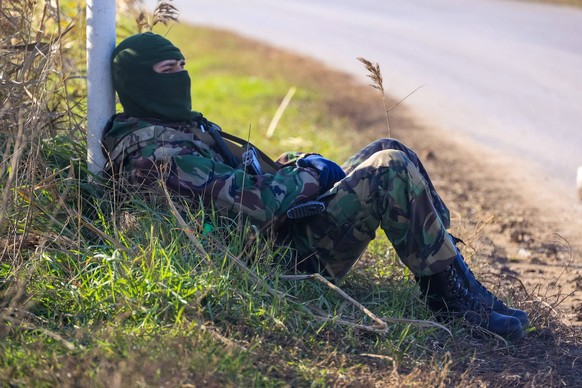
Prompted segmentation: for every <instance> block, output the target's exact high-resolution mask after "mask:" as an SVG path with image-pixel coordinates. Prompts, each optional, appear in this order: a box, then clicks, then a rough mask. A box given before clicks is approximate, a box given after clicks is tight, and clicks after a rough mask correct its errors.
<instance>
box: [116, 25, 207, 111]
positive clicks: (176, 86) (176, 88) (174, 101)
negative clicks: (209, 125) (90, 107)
mask: <svg viewBox="0 0 582 388" xmlns="http://www.w3.org/2000/svg"><path fill="white" fill-rule="evenodd" d="M167 59H176V60H183V59H184V56H183V55H182V53H181V52H180V50H179V49H178V48H177V47H176V46H174V45H173V44H172V43H171V42H170V41H169V40H167V39H166V38H164V37H163V36H161V35H157V34H154V33H151V32H146V33H143V34H137V35H133V36H131V37H129V38H127V39H125V40H124V41H122V42H121V43H120V44H119V45H118V46H117V47H116V48H115V50H114V51H113V56H112V58H111V70H112V75H113V87H114V88H115V90H116V91H117V94H118V95H119V100H120V102H121V105H123V110H124V112H125V113H126V114H127V115H129V116H133V117H150V118H157V119H162V120H170V121H186V120H190V119H191V118H192V117H193V116H195V115H196V113H195V112H191V110H192V101H191V97H190V84H191V82H190V76H189V75H188V72H187V71H180V72H177V73H157V72H155V71H154V69H153V66H154V64H156V63H158V62H161V61H165V60H167Z"/></svg>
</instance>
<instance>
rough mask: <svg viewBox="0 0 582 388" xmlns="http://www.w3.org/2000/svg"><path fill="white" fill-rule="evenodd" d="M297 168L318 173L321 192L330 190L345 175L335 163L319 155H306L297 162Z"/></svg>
mask: <svg viewBox="0 0 582 388" xmlns="http://www.w3.org/2000/svg"><path fill="white" fill-rule="evenodd" d="M297 166H299V167H304V168H305V167H311V168H314V169H316V170H318V171H319V185H320V186H321V191H322V192H323V191H327V190H329V189H331V188H332V187H333V185H334V183H335V182H337V181H340V180H342V179H344V178H345V176H346V173H345V172H344V170H342V168H341V167H340V166H338V165H337V164H336V163H335V162H333V161H331V160H329V159H326V158H324V157H323V156H320V155H308V156H306V157H304V158H301V159H299V160H297Z"/></svg>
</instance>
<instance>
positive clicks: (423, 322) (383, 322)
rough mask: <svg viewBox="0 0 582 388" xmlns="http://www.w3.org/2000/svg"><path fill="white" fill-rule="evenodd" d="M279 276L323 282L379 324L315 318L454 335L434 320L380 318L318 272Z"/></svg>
mask: <svg viewBox="0 0 582 388" xmlns="http://www.w3.org/2000/svg"><path fill="white" fill-rule="evenodd" d="M279 278H280V279H283V280H296V281H298V280H308V279H315V280H318V281H320V282H321V283H323V284H325V285H326V286H328V287H329V288H330V289H332V290H333V291H335V292H337V293H338V294H339V295H341V296H342V297H343V298H344V299H345V300H347V301H348V302H350V303H351V304H353V305H354V306H356V307H357V308H358V309H359V310H360V311H362V312H363V313H364V314H366V315H367V316H368V317H370V318H371V319H372V320H374V322H376V323H377V325H372V326H370V325H361V324H358V323H354V322H351V321H348V320H345V319H341V318H340V319H335V318H334V317H332V316H330V315H328V316H324V315H319V314H315V313H313V312H312V314H313V315H314V317H315V318H318V319H325V320H333V321H334V322H336V323H338V324H341V325H346V326H350V327H354V328H358V329H362V330H366V331H372V332H376V333H386V332H387V331H388V325H387V322H390V323H398V324H410V325H413V326H417V327H436V328H439V329H442V330H444V331H446V332H447V333H449V335H450V336H451V337H452V336H453V334H452V333H451V331H450V330H449V329H447V328H446V327H445V326H443V325H441V324H438V323H436V322H433V321H427V320H418V319H407V318H392V317H383V318H379V317H378V316H377V315H376V314H374V313H373V312H371V311H370V310H369V309H367V308H366V307H365V306H364V305H362V304H361V303H359V302H358V301H356V300H355V299H354V298H352V297H351V296H349V295H348V294H347V293H346V292H345V291H343V290H342V289H341V288H339V287H338V286H336V285H335V284H333V283H332V282H330V281H329V280H327V279H326V278H324V277H323V276H322V275H320V274H318V273H314V274H308V275H282V276H280V277H279Z"/></svg>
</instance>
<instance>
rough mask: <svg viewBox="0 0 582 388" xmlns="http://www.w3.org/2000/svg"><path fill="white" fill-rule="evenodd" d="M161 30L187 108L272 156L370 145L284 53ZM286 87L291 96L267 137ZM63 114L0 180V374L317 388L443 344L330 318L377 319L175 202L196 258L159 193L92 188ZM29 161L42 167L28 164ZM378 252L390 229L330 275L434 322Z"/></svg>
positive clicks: (431, 332) (370, 299) (246, 232)
mask: <svg viewBox="0 0 582 388" xmlns="http://www.w3.org/2000/svg"><path fill="white" fill-rule="evenodd" d="M169 38H170V39H172V40H174V41H175V42H176V44H177V45H179V46H180V47H181V48H182V50H183V52H184V54H185V55H186V57H187V59H188V64H187V68H188V70H189V71H190V73H191V77H192V79H193V101H194V104H193V105H194V109H197V110H200V111H202V112H204V114H205V115H206V116H207V117H208V118H209V119H210V120H213V121H216V122H217V123H218V124H220V125H221V126H223V128H224V129H225V130H227V131H230V132H232V133H235V134H237V135H239V136H242V137H247V136H249V131H250V138H251V140H252V141H253V142H255V143H256V144H257V145H259V146H260V147H261V148H263V149H268V150H270V151H271V154H272V156H275V157H276V156H277V154H278V153H280V152H283V151H285V150H290V149H292V150H310V151H317V152H320V153H322V154H324V155H326V156H328V157H331V158H334V159H337V160H342V159H345V158H347V157H348V156H349V155H350V154H351V152H353V151H354V150H355V149H356V147H357V146H359V145H361V144H362V143H364V142H367V139H366V138H365V136H361V139H359V140H357V141H353V139H352V138H353V135H352V134H350V133H349V131H346V129H349V128H350V127H352V126H353V125H354V124H353V123H352V122H351V121H350V120H349V118H347V117H345V116H342V115H331V114H330V112H329V100H330V98H331V97H332V96H331V95H330V94H326V92H322V91H321V90H320V89H319V88H317V87H314V86H313V85H312V84H311V83H310V81H309V79H308V78H306V79H305V80H304V81H301V80H298V78H293V77H289V76H287V74H286V73H285V71H282V69H283V67H284V66H286V65H285V62H284V60H283V59H282V58H270V59H267V58H268V57H267V56H264V55H262V56H261V55H257V54H256V52H253V51H252V50H250V48H247V49H246V50H244V49H242V50H241V48H240V41H239V40H237V39H235V38H234V37H233V36H231V35H228V34H217V33H216V32H212V31H208V30H204V29H198V28H191V27H189V26H186V25H177V26H175V27H174V28H173V29H172V32H171V33H170V35H169ZM201 53H203V55H201ZM39 71H40V70H39ZM292 86H293V87H296V88H297V92H296V94H295V96H294V99H293V101H292V104H291V105H290V106H289V108H288V109H287V110H286V111H285V114H284V116H283V118H282V120H281V122H280V124H279V127H278V128H277V131H276V133H275V136H273V138H271V139H266V138H265V136H264V133H265V131H266V128H267V126H268V124H269V121H270V119H271V117H272V116H273V114H274V112H275V110H276V109H277V107H278V105H279V103H280V101H281V99H282V98H283V96H284V95H285V94H286V93H287V91H288V90H289V88H290V87H292ZM76 92H77V93H79V91H76ZM79 103H80V104H78V105H76V106H80V107H82V106H84V104H83V101H80V102H79ZM75 114H76V113H75ZM60 123H61V125H63V123H64V127H61V128H62V129H58V128H57V135H52V136H41V133H38V134H36V133H35V134H36V135H38V136H39V137H38V138H34V137H31V138H30V139H29V143H27V144H28V146H27V148H26V150H25V153H24V155H25V157H23V158H22V159H21V161H22V163H25V164H23V165H22V166H21V167H22V168H19V170H18V171H19V172H18V173H19V174H20V175H19V179H18V182H17V184H15V185H12V186H7V185H5V184H4V183H2V186H1V187H0V188H1V190H2V192H3V193H5V195H7V196H8V198H10V206H9V210H10V212H8V213H6V214H7V215H6V218H4V222H5V224H4V225H5V228H4V230H9V231H11V233H12V234H11V235H9V237H8V238H6V239H3V240H2V241H3V243H4V245H5V247H6V249H5V251H4V254H3V258H2V263H1V264H2V265H1V266H0V293H1V294H0V295H1V298H2V299H1V304H0V308H1V319H2V321H1V322H2V326H1V328H0V335H1V336H2V341H0V354H1V355H2V357H1V358H0V376H2V377H0V381H1V382H2V384H12V385H33V386H54V385H98V386H110V385H114V384H117V383H121V384H122V385H124V386H134V385H170V386H176V385H180V384H183V383H200V382H203V381H204V382H206V383H207V384H209V385H237V386H285V385H287V384H293V385H312V386H325V385H328V384H333V383H334V382H340V381H352V382H354V381H358V380H360V379H368V378H370V376H368V374H369V372H368V366H367V365H366V364H365V363H363V358H362V357H364V356H361V354H363V353H365V354H368V353H374V354H376V353H378V354H382V355H385V356H386V360H388V361H381V362H382V363H384V364H385V365H386V368H391V367H393V366H396V365H409V366H410V367H414V365H415V364H417V363H418V362H419V361H416V360H421V359H422V357H424V354H425V353H426V351H425V350H424V349H423V346H421V345H422V344H423V343H424V342H425V339H426V338H427V337H429V336H437V337H442V338H444V339H445V340H446V338H447V337H446V334H445V333H444V331H442V330H440V329H435V328H432V329H420V328H415V327H412V326H410V325H406V324H394V325H391V327H390V329H389V330H388V331H387V332H386V333H385V334H383V335H377V334H370V333H366V331H363V330H360V329H354V328H353V327H350V326H349V325H347V326H346V325H341V324H338V323H337V322H336V321H337V320H338V319H344V320H349V321H350V322H353V324H361V325H368V326H370V325H372V323H373V322H372V321H371V320H370V318H368V317H367V316H366V315H365V314H363V313H362V312H361V311H360V310H358V309H357V308H356V307H355V306H354V305H352V304H350V303H346V300H345V299H344V298H342V297H340V296H339V295H338V294H337V293H335V292H334V291H332V290H331V289H330V288H329V287H328V286H327V285H325V284H322V283H319V282H316V281H312V280H306V281H289V280H283V279H281V278H280V275H281V274H283V273H284V272H285V266H284V265H283V264H282V263H283V262H285V261H286V260H289V258H290V257H291V256H292V255H293V252H291V251H290V250H289V249H288V248H287V247H285V246H276V245H275V244H274V242H273V241H272V240H270V239H268V238H267V237H262V236H261V237H259V236H256V235H255V234H253V233H252V230H253V229H252V228H250V226H249V225H244V224H241V223H240V222H238V221H236V220H224V219H220V218H219V217H218V216H217V215H214V214H213V213H212V211H211V210H207V211H206V212H205V211H204V210H203V209H197V208H195V207H190V206H188V204H186V207H185V209H186V210H185V211H183V212H182V216H183V217H184V218H185V220H186V223H187V231H188V232H191V233H193V235H194V236H196V238H197V239H198V240H199V241H200V243H201V244H202V246H203V248H204V249H205V251H206V252H208V255H206V256H204V255H201V254H200V253H199V252H198V251H197V250H196V248H195V246H194V245H193V243H192V240H191V239H190V237H189V236H188V234H187V233H185V230H184V225H182V224H181V223H180V222H179V221H178V219H177V218H176V215H175V214H174V213H172V211H171V209H170V207H169V206H168V203H167V202H166V199H165V197H164V196H157V197H155V199H154V198H151V197H150V198H146V197H144V196H143V195H140V194H139V193H132V192H127V191H126V190H125V188H123V187H117V188H115V189H108V188H98V187H95V186H94V185H92V184H89V183H88V182H87V175H86V171H85V169H86V165H85V161H84V159H85V149H84V142H83V140H82V133H74V132H68V130H70V129H71V128H66V123H65V121H60ZM30 125H32V123H31V124H30ZM71 133H72V134H73V136H70V135H71ZM8 139H9V138H4V140H3V141H4V147H3V149H5V150H9V149H10V144H11V143H9V140H8ZM79 139H80V140H79ZM338 145H339V146H338ZM7 152H8V151H7ZM6 156H9V154H8V153H6V154H5V157H6ZM7 159H9V158H6V159H5V160H7ZM27 161H28V162H27ZM31 161H32V162H34V163H35V165H38V166H39V167H38V168H35V169H32V170H31V169H27V167H26V166H28V164H26V163H30V162H31ZM3 171H4V172H3V173H4V174H9V173H10V171H11V170H10V169H5V170H3ZM2 182H6V181H5V180H4V179H3V180H2ZM12 194H14V195H12ZM207 218H211V219H214V221H213V224H214V225H215V226H214V228H213V230H212V231H208V230H205V229H204V228H205V226H204V222H202V220H204V219H207ZM13 241H15V242H16V243H17V245H14V246H13V245H11V244H12V242H13ZM18 244H20V247H18ZM387 252H389V244H388V242H387V241H386V240H385V239H384V240H379V241H378V242H376V243H375V244H374V245H373V248H372V250H371V255H372V256H371V257H372V259H371V260H370V264H369V265H368V266H367V267H363V269H361V270H360V271H354V272H353V273H352V274H351V275H350V276H348V277H347V278H346V280H345V281H344V282H342V283H341V284H340V286H341V287H342V288H344V289H345V291H346V292H348V293H349V295H351V296H352V297H353V298H355V299H356V300H358V301H359V302H360V303H362V304H363V305H365V306H367V307H368V308H370V309H372V310H373V311H374V312H375V313H376V314H377V315H378V316H390V317H407V318H410V317H414V318H419V319H427V318H430V315H429V313H428V311H427V310H426V309H425V308H424V306H422V304H421V303H420V302H418V301H417V300H416V299H415V295H416V288H415V287H414V285H413V284H412V283H411V282H410V280H409V279H408V277H407V276H406V273H405V272H404V271H403V270H402V269H401V268H400V267H393V266H392V265H391V264H392V263H393V262H394V261H395V258H394V257H393V252H391V251H390V252H389V253H388V254H387ZM237 259H240V260H241V261H242V262H244V263H246V267H244V268H243V267H241V265H240V264H237V263H236V260H237ZM239 263H240V262H239ZM388 268H394V269H393V270H389V269H388ZM318 315H323V316H328V318H324V319H321V318H317V316H318ZM346 376H348V377H346ZM346 379H347V380H346Z"/></svg>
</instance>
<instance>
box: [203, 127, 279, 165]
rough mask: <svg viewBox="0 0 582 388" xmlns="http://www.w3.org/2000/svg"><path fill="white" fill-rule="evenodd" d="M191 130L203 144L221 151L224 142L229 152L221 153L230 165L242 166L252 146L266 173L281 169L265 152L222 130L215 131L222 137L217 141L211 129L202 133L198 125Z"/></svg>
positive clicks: (222, 151)
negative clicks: (245, 153)
mask: <svg viewBox="0 0 582 388" xmlns="http://www.w3.org/2000/svg"><path fill="white" fill-rule="evenodd" d="M191 128H192V131H193V132H194V135H196V137H197V138H199V139H200V140H201V141H202V142H204V143H205V144H207V145H209V146H211V147H215V148H217V149H219V150H220V149H221V148H222V147H221V144H219V142H220V141H221V140H222V141H223V142H224V145H226V147H227V149H228V151H226V150H220V151H221V153H222V154H223V155H222V156H223V157H225V158H226V159H227V160H229V162H230V163H229V164H231V165H237V164H240V161H241V160H243V153H244V152H245V151H247V149H248V147H249V146H250V147H253V148H254V149H255V151H257V154H258V159H259V164H260V165H261V168H262V169H263V171H264V172H266V173H269V174H274V173H275V172H277V171H278V170H279V169H280V167H279V165H278V164H277V163H275V162H274V161H273V160H272V159H271V158H269V157H268V156H267V155H266V154H265V153H264V152H262V151H261V150H259V149H258V148H257V147H255V146H253V145H252V144H251V143H249V142H248V141H246V140H243V139H241V138H239V137H237V136H234V135H231V134H229V133H226V132H224V131H222V130H220V131H217V130H215V132H214V134H218V136H220V139H216V138H215V136H212V135H213V134H211V133H210V132H209V131H210V130H211V129H209V131H204V132H202V130H200V128H199V127H198V126H196V125H193V126H192V127H191ZM217 140H218V141H217ZM233 157H234V158H233Z"/></svg>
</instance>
